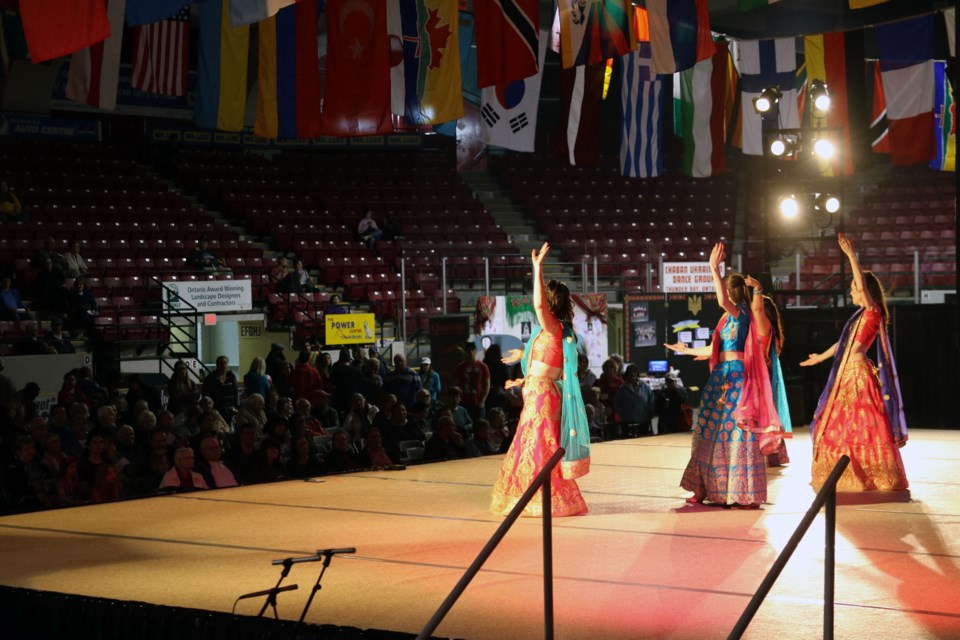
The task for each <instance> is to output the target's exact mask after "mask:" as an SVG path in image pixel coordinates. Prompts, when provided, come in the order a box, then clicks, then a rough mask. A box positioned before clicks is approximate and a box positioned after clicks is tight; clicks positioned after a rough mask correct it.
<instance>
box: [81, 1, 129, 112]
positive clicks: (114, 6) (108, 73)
mask: <svg viewBox="0 0 960 640" xmlns="http://www.w3.org/2000/svg"><path fill="white" fill-rule="evenodd" d="M125 6H126V5H125V4H124V0H108V2H107V16H108V18H109V20H110V32H111V34H110V37H109V38H107V39H106V40H104V41H102V42H98V43H96V44H94V45H91V46H89V47H86V48H84V49H81V50H80V51H77V52H75V53H74V54H73V55H72V56H70V70H69V72H68V74H67V90H66V96H67V98H69V99H70V100H73V101H75V102H81V103H83V104H88V105H90V106H91V107H97V108H98V109H106V110H107V111H113V110H114V109H116V108H117V85H118V84H119V82H120V48H121V46H122V44H123V10H124V8H125Z"/></svg>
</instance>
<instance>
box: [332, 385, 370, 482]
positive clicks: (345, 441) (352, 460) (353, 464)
mask: <svg viewBox="0 0 960 640" xmlns="http://www.w3.org/2000/svg"><path fill="white" fill-rule="evenodd" d="M358 395H359V394H358ZM360 397H361V398H362V397H363V396H360ZM326 461H327V470H328V471H329V472H330V473H343V472H344V471H355V470H357V469H360V468H361V467H360V460H359V456H358V455H357V452H356V450H355V449H354V448H353V446H352V445H351V444H350V440H349V438H348V436H347V433H346V431H337V432H336V433H334V434H333V439H332V441H331V449H330V452H329V453H328V454H327V456H326Z"/></svg>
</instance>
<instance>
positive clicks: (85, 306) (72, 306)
mask: <svg viewBox="0 0 960 640" xmlns="http://www.w3.org/2000/svg"><path fill="white" fill-rule="evenodd" d="M97 314H98V312H97V301H96V300H95V299H94V297H93V292H92V291H90V289H89V288H87V281H86V280H85V279H83V278H77V279H76V280H74V281H73V287H72V288H71V289H70V303H69V318H70V322H71V328H72V329H74V330H77V331H87V332H88V334H89V332H90V331H91V330H92V329H93V319H94V318H95V317H96V316H97Z"/></svg>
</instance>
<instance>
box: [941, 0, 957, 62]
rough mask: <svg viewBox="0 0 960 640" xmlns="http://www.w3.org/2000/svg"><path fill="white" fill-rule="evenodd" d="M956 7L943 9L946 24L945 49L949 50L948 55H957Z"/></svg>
mask: <svg viewBox="0 0 960 640" xmlns="http://www.w3.org/2000/svg"><path fill="white" fill-rule="evenodd" d="M956 16H957V9H956V7H950V8H949V9H946V10H944V12H943V19H944V22H945V23H946V25H947V49H948V50H949V51H950V57H953V56H955V55H957V23H956Z"/></svg>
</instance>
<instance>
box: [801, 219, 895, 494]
mask: <svg viewBox="0 0 960 640" xmlns="http://www.w3.org/2000/svg"><path fill="white" fill-rule="evenodd" d="M838 240H839V242H840V249H841V250H842V251H843V252H844V253H845V254H846V256H847V258H848V260H849V261H850V270H851V272H852V273H853V281H852V282H851V283H850V296H851V297H852V298H853V303H854V304H855V305H857V306H859V307H860V308H859V309H857V311H856V312H855V313H854V314H853V315H852V316H851V317H850V319H849V320H847V324H846V325H845V326H844V327H843V331H842V332H841V333H840V340H839V341H838V342H837V343H836V344H834V345H833V346H832V347H830V348H829V349H827V350H826V351H824V352H823V353H820V354H815V353H812V354H810V357H809V358H807V359H806V360H804V361H803V362H801V363H800V366H801V367H809V366H811V365H815V364H818V363H820V362H823V361H824V360H827V359H828V358H833V368H832V369H831V370H830V377H829V378H828V379H827V386H826V388H825V389H824V390H823V393H822V394H821V396H820V402H819V403H818V404H817V410H816V412H815V413H814V414H813V422H811V423H810V436H811V438H813V480H812V482H811V484H812V485H813V487H814V488H815V489H819V488H820V487H821V486H823V483H824V482H825V481H826V479H827V476H829V475H830V472H831V471H832V470H833V468H834V466H835V465H836V463H837V460H839V459H840V456H842V455H847V456H850V465H849V466H848V467H847V470H846V471H844V473H843V476H841V478H840V481H839V482H838V483H837V489H840V490H841V491H870V490H877V489H878V490H881V491H904V490H906V489H907V487H908V486H909V485H908V482H907V474H906V471H905V470H904V468H903V460H902V459H901V457H900V449H899V448H900V447H902V446H903V445H905V444H906V443H907V423H906V420H905V419H904V417H903V405H902V403H901V398H900V383H899V381H898V379H897V367H896V363H895V362H894V359H893V352H892V351H891V349H890V339H889V338H888V337H887V330H886V324H887V322H888V321H889V315H888V313H887V303H886V299H885V297H884V294H883V287H882V286H881V285H880V281H879V280H877V276H876V275H875V274H874V273H873V272H871V271H863V270H862V269H861V268H860V262H859V260H858V259H857V254H856V253H855V251H854V248H853V242H851V241H850V239H849V238H847V237H846V236H844V235H843V234H839V236H838ZM874 343H876V345H877V364H876V366H874V363H873V362H872V361H871V360H870V359H869V358H868V357H867V350H868V349H870V347H871V346H873V345H874Z"/></svg>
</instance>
